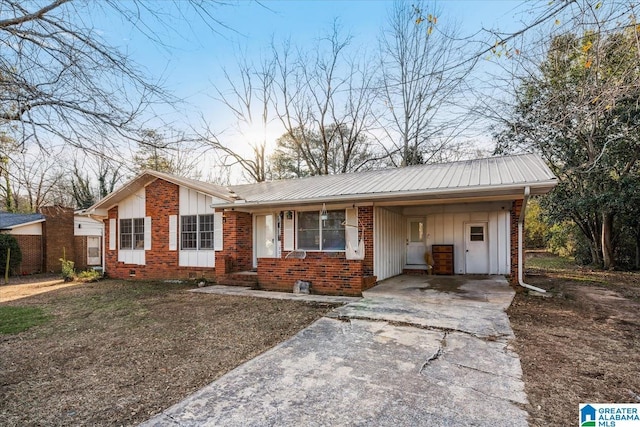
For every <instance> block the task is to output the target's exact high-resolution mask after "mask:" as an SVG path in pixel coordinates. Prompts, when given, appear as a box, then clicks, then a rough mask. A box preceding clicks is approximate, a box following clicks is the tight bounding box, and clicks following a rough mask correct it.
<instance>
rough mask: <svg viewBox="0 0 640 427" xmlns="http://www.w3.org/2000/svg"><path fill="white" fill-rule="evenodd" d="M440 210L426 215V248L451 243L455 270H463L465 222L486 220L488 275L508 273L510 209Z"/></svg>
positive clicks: (462, 272) (460, 272) (460, 271)
mask: <svg viewBox="0 0 640 427" xmlns="http://www.w3.org/2000/svg"><path fill="white" fill-rule="evenodd" d="M469 210H471V211H470V212H456V213H449V212H441V213H431V214H427V250H429V251H430V250H431V245H434V244H435V245H438V244H445V245H446V244H452V245H454V270H455V273H456V274H464V273H465V235H464V232H465V231H464V230H465V224H466V223H468V222H486V223H487V237H488V240H489V274H509V268H510V259H509V250H510V240H509V211H508V210H500V211H490V212H477V211H475V209H474V208H473V207H469Z"/></svg>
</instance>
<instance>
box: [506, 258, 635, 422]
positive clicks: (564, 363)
mask: <svg viewBox="0 0 640 427" xmlns="http://www.w3.org/2000/svg"><path fill="white" fill-rule="evenodd" d="M526 267H527V277H526V282H528V283H530V284H532V285H535V286H539V287H541V288H544V289H547V290H548V291H550V296H549V297H547V298H545V297H540V296H533V295H530V294H528V293H527V292H525V291H523V290H522V289H519V291H518V293H517V294H516V297H515V299H514V301H513V304H512V305H511V307H510V308H509V310H508V314H509V318H510V320H511V326H512V327H513V330H514V332H515V335H516V340H515V342H514V343H513V344H514V346H515V349H516V351H517V352H518V355H519V356H520V361H521V363H522V370H523V374H524V380H525V387H526V391H527V394H528V397H529V402H530V404H529V405H527V407H526V408H525V409H526V410H527V411H528V412H529V414H530V423H531V425H532V426H540V427H542V426H549V425H563V426H564V425H566V426H568V425H576V424H577V420H578V405H579V404H580V403H640V315H639V314H638V313H640V273H638V272H615V271H612V272H607V271H600V270H593V269H590V268H584V267H579V266H576V265H575V264H574V263H573V262H572V260H567V259H563V258H559V257H555V256H552V255H548V254H539V253H536V254H534V255H533V256H529V257H527V259H526Z"/></svg>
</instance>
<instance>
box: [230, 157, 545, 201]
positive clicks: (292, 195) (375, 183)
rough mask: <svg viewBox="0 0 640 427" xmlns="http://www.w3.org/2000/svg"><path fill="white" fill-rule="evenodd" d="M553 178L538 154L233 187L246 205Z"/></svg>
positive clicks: (510, 183) (496, 184)
mask: <svg viewBox="0 0 640 427" xmlns="http://www.w3.org/2000/svg"><path fill="white" fill-rule="evenodd" d="M554 179H555V176H554V175H553V173H552V172H551V170H550V169H549V168H548V167H547V165H546V164H545V163H544V161H543V160H542V159H541V158H540V157H539V156H538V155H535V154H523V155H517V156H503V157H490V158H485V159H477V160H466V161H459V162H452V163H440V164H430V165H419V166H409V167H404V168H394V169H382V170H373V171H366V172H355V173H348V174H340V175H324V176H314V177H308V178H299V179H290V180H283V181H272V182H263V183H258V184H245V185H237V186H232V187H230V188H231V189H232V190H233V191H234V192H235V193H236V194H237V195H238V196H239V197H241V198H242V199H244V200H245V201H246V202H247V203H252V202H253V203H268V202H276V201H285V200H304V199H317V198H323V197H327V198H329V197H332V196H334V197H335V196H349V195H354V196H355V195H366V194H381V193H389V194H393V193H404V192H420V191H423V192H426V191H431V190H434V191H437V190H446V189H451V190H454V189H471V188H473V187H491V186H495V187H499V186H504V185H517V184H523V185H532V184H535V183H548V182H549V181H552V180H554Z"/></svg>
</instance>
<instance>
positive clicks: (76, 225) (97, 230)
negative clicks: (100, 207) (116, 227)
mask: <svg viewBox="0 0 640 427" xmlns="http://www.w3.org/2000/svg"><path fill="white" fill-rule="evenodd" d="M103 227H104V223H103V222H102V221H96V220H95V219H91V218H88V217H86V216H74V217H73V235H74V236H98V237H99V236H102V229H103Z"/></svg>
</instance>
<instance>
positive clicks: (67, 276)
mask: <svg viewBox="0 0 640 427" xmlns="http://www.w3.org/2000/svg"><path fill="white" fill-rule="evenodd" d="M60 262H61V263H62V278H63V279H64V281H65V282H72V281H73V279H75V277H76V270H75V268H74V266H75V263H74V262H73V261H70V260H68V259H65V258H60Z"/></svg>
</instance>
